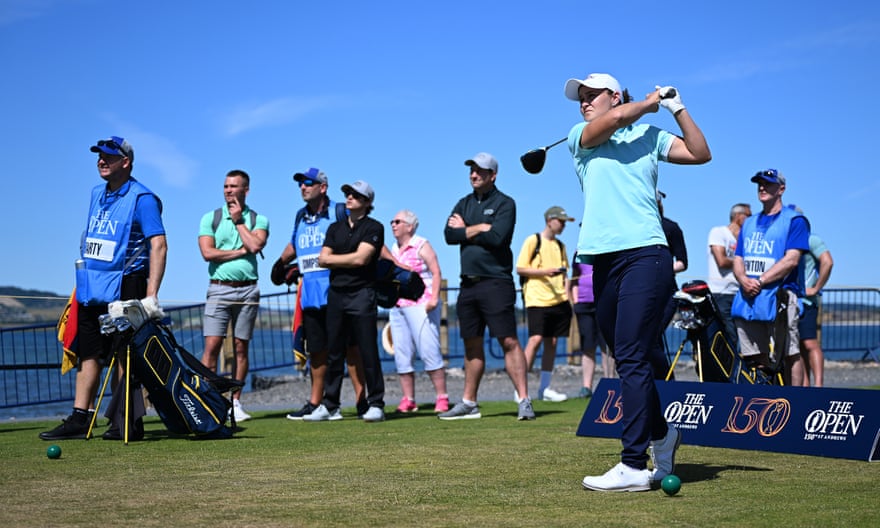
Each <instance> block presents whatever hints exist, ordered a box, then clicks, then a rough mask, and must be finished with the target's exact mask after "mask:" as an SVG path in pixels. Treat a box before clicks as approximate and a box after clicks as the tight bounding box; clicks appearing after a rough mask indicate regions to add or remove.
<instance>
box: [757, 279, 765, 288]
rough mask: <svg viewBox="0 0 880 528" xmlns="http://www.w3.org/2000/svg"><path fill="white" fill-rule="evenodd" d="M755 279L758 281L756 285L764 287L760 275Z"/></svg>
mask: <svg viewBox="0 0 880 528" xmlns="http://www.w3.org/2000/svg"><path fill="white" fill-rule="evenodd" d="M756 280H757V281H758V287H760V288H762V289H763V288H764V281H762V280H761V277H758V278H757V279H756Z"/></svg>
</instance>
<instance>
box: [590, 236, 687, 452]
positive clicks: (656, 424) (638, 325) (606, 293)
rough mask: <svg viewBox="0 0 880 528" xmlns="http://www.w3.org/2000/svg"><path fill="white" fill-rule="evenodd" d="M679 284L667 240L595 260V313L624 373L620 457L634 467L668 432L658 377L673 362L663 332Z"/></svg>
mask: <svg viewBox="0 0 880 528" xmlns="http://www.w3.org/2000/svg"><path fill="white" fill-rule="evenodd" d="M674 284H675V281H674V278H673V271H672V255H671V254H670V252H669V248H667V247H666V246H660V245H657V246H646V247H642V248H635V249H629V250H625V251H618V252H615V253H606V254H603V255H597V256H596V259H595V262H594V264H593V289H594V291H595V294H596V317H597V320H598V323H599V328H600V329H601V330H602V335H603V336H604V337H605V341H606V342H607V343H608V346H609V347H611V350H613V351H614V359H615V367H616V368H617V373H618V375H619V376H620V385H621V397H622V405H623V419H622V420H621V421H622V425H623V434H622V436H621V439H620V440H621V443H622V444H623V451H622V452H621V457H620V458H621V461H622V462H623V463H624V464H626V465H628V466H630V467H632V468H635V469H645V468H647V465H648V453H647V451H648V445H649V443H650V442H651V440H660V439H662V438H663V437H665V436H666V432H667V426H666V420H665V419H664V418H663V410H662V408H661V406H660V397H659V395H658V393H657V386H656V385H655V384H654V379H655V377H656V375H657V373H659V372H664V371H665V370H666V369H667V368H668V367H667V365H668V362H667V359H666V354H665V353H664V351H663V347H662V341H661V339H660V332H661V331H662V330H663V323H664V320H663V316H664V309H665V308H666V306H667V304H668V302H669V296H670V295H672V293H673V289H674V287H675V286H674ZM661 377H662V376H661Z"/></svg>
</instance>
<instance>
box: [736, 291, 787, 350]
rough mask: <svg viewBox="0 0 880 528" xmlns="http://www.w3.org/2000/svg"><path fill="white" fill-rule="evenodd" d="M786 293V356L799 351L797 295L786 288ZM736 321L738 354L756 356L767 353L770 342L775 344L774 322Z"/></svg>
mask: <svg viewBox="0 0 880 528" xmlns="http://www.w3.org/2000/svg"><path fill="white" fill-rule="evenodd" d="M786 293H787V294H788V310H787V312H786V314H787V316H788V317H787V319H788V321H787V325H786V328H787V329H788V332H787V334H788V336H787V337H788V339H787V341H788V343H785V346H786V347H787V350H788V353H787V354H786V355H787V356H796V355H798V354H800V353H801V351H800V346H799V344H798V341H799V340H800V337H799V334H798V305H797V295H795V294H794V293H793V292H792V291H790V290H786ZM734 323H736V335H737V337H738V338H739V350H740V355H742V356H743V357H749V356H757V355H759V354H764V355H769V354H770V344H771V343H772V344H773V346H774V347H775V346H776V343H775V342H774V339H775V337H774V332H773V327H774V326H775V325H776V323H774V322H766V321H746V320H743V319H734Z"/></svg>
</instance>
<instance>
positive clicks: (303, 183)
mask: <svg viewBox="0 0 880 528" xmlns="http://www.w3.org/2000/svg"><path fill="white" fill-rule="evenodd" d="M317 183H318V182H317V181H315V180H303V181H301V182H299V184H300V185H305V186H306V187H311V186H312V185H317Z"/></svg>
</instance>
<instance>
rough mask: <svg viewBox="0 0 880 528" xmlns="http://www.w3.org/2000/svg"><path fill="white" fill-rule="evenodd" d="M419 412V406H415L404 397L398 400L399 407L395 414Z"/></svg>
mask: <svg viewBox="0 0 880 528" xmlns="http://www.w3.org/2000/svg"><path fill="white" fill-rule="evenodd" d="M418 410H419V406H418V405H416V402H414V401H412V400H411V399H409V398H407V397H406V396H404V397H403V398H401V400H400V405H398V406H397V412H399V413H411V412H416V411H418Z"/></svg>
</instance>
